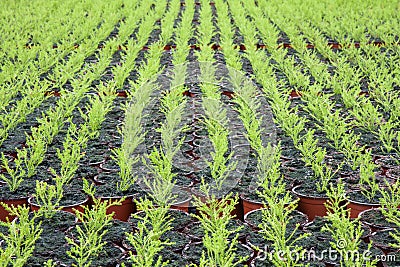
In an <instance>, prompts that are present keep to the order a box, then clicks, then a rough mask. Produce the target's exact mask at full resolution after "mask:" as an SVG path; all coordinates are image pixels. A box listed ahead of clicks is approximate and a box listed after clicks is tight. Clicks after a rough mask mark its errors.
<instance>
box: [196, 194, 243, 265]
mask: <svg viewBox="0 0 400 267" xmlns="http://www.w3.org/2000/svg"><path fill="white" fill-rule="evenodd" d="M237 201H238V197H237V196H236V197H232V193H230V194H228V195H226V196H225V197H223V198H221V199H217V198H216V197H215V196H214V195H212V196H210V195H209V194H207V196H206V202H202V201H201V200H200V199H196V200H195V202H196V206H197V207H198V210H199V215H193V216H194V217H195V218H197V219H198V220H199V221H200V223H201V226H202V228H203V229H204V237H203V244H204V247H205V251H203V253H202V256H201V258H200V265H199V266H204V267H205V266H207V267H211V266H212V267H217V266H239V265H240V264H242V263H243V262H244V261H245V260H246V258H244V257H240V256H239V255H237V254H236V245H237V244H238V240H237V239H238V236H239V234H238V231H240V229H241V227H239V228H236V229H234V230H229V229H227V226H228V223H229V222H230V220H231V219H232V218H233V216H232V215H231V213H232V211H233V210H234V209H235V205H236V203H237ZM232 235H234V237H233V238H232V239H230V242H227V240H228V237H229V236H232Z"/></svg>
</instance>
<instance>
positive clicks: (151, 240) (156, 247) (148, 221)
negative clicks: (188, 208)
mask: <svg viewBox="0 0 400 267" xmlns="http://www.w3.org/2000/svg"><path fill="white" fill-rule="evenodd" d="M137 204H138V209H139V210H141V211H143V212H144V214H145V215H144V216H138V215H136V214H134V215H133V216H134V217H135V218H137V219H138V220H139V222H138V224H137V229H138V230H137V231H136V232H134V233H127V234H126V236H127V238H128V241H129V243H130V244H131V245H132V247H133V248H134V250H135V251H136V253H135V254H133V253H132V252H130V258H129V260H130V262H131V263H132V265H133V266H143V267H154V266H156V267H160V266H167V264H168V262H164V261H163V259H162V256H158V254H159V252H160V251H161V250H163V249H164V248H165V247H166V246H169V245H172V243H170V242H169V241H168V240H166V241H161V240H160V237H161V235H162V234H164V233H165V232H167V231H169V230H171V229H172V228H171V226H170V225H171V218H170V217H169V215H167V212H168V209H169V207H168V206H157V207H156V206H154V204H153V203H152V202H151V201H150V200H148V199H141V200H139V201H138V202H137Z"/></svg>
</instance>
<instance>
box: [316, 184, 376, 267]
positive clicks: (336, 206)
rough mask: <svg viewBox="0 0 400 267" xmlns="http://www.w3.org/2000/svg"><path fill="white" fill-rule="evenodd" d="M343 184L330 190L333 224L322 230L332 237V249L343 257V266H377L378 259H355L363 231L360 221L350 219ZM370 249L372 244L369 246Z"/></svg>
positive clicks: (328, 202)
mask: <svg viewBox="0 0 400 267" xmlns="http://www.w3.org/2000/svg"><path fill="white" fill-rule="evenodd" d="M345 193H346V191H345V189H344V184H343V183H338V184H337V185H335V186H333V185H332V184H331V186H330V188H329V190H328V193H327V195H328V197H329V200H328V201H327V203H326V208H327V211H328V215H327V218H328V220H329V221H330V222H331V224H326V225H325V226H324V227H323V228H322V230H323V231H327V232H329V233H330V234H331V235H332V238H333V240H334V242H330V243H331V246H332V248H333V249H334V250H335V251H337V252H339V254H340V256H341V259H342V260H341V266H346V267H347V266H348V267H350V266H351V267H353V266H360V267H361V266H376V263H377V260H376V259H366V258H365V257H361V255H360V256H359V257H358V258H353V257H352V256H354V255H355V254H354V252H358V251H359V247H360V244H361V242H362V240H361V237H362V236H363V231H364V230H363V229H362V225H361V223H360V221H359V219H354V220H352V219H350V210H349V209H347V208H346V205H345V203H347V200H346V196H345ZM368 248H369V249H370V248H371V244H369V247H368Z"/></svg>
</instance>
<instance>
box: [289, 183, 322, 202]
mask: <svg viewBox="0 0 400 267" xmlns="http://www.w3.org/2000/svg"><path fill="white" fill-rule="evenodd" d="M301 186H302V184H299V185H296V186H295V187H293V188H292V193H293V194H295V195H296V196H298V197H302V198H309V199H328V197H327V196H309V195H305V194H303V193H299V192H297V191H296V189H297V188H299V187H301Z"/></svg>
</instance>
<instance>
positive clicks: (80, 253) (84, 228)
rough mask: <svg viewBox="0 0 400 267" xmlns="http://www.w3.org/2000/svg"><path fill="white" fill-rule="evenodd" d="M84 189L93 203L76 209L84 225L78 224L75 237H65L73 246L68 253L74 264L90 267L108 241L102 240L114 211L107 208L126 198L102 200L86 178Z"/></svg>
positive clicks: (78, 266)
mask: <svg viewBox="0 0 400 267" xmlns="http://www.w3.org/2000/svg"><path fill="white" fill-rule="evenodd" d="M84 191H85V192H86V193H87V194H89V195H90V196H91V197H92V200H93V205H92V206H91V207H89V206H84V207H83V209H84V210H83V211H82V212H81V211H78V210H75V215H76V217H77V219H78V220H79V221H80V222H82V225H76V226H75V230H76V232H77V235H76V237H75V238H70V237H65V239H66V240H67V242H68V244H69V245H70V246H71V247H70V250H68V251H67V255H68V256H69V257H71V258H72V259H73V260H74V262H75V263H74V264H73V266H77V267H89V266H92V265H91V262H92V260H93V258H95V257H96V256H97V255H98V254H99V253H100V252H101V250H102V248H103V247H104V245H105V244H106V242H104V241H102V238H103V236H104V235H105V234H106V233H107V230H105V228H106V227H107V226H108V225H110V224H111V221H112V218H113V215H114V214H113V213H111V214H107V210H108V209H109V208H110V207H112V206H115V205H121V204H122V201H123V200H124V199H120V200H118V201H115V200H108V201H107V200H106V201H103V200H100V199H98V198H96V197H95V196H94V193H95V189H94V187H93V185H92V186H89V182H88V181H87V180H84Z"/></svg>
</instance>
